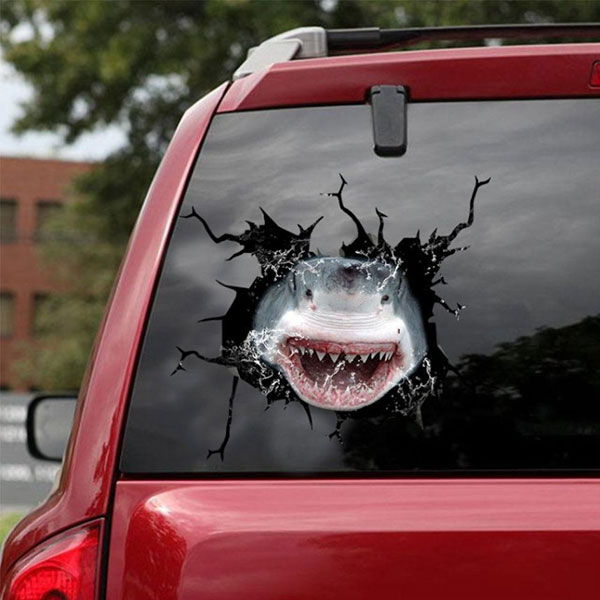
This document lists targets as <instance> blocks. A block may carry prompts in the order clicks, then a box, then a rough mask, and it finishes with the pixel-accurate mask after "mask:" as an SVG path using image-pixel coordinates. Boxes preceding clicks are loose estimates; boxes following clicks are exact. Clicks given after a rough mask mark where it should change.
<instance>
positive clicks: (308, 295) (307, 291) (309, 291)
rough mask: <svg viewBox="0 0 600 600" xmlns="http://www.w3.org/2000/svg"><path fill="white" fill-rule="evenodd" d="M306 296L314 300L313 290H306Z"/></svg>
mask: <svg viewBox="0 0 600 600" xmlns="http://www.w3.org/2000/svg"><path fill="white" fill-rule="evenodd" d="M304 295H305V296H306V297H307V298H312V295H313V294H312V290H311V289H310V288H308V289H307V290H306V292H304Z"/></svg>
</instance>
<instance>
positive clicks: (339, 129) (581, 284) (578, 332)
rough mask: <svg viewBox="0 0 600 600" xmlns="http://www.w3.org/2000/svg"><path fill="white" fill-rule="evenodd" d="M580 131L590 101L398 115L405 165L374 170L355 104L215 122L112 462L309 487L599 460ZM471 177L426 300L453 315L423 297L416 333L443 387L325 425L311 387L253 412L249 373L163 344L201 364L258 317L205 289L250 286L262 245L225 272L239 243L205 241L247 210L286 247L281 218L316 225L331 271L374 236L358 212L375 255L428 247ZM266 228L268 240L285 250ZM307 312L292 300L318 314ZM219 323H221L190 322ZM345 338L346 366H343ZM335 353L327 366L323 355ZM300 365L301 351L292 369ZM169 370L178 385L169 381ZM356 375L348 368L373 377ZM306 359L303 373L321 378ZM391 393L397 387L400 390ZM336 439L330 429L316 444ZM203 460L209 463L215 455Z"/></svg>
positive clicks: (596, 345)
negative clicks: (353, 478)
mask: <svg viewBox="0 0 600 600" xmlns="http://www.w3.org/2000/svg"><path fill="white" fill-rule="evenodd" d="M599 124H600V102H599V101H597V100H557V101H498V102H478V103H475V102H464V103H436V104H414V105H410V106H409V110H408V132H409V135H408V151H407V153H406V155H405V156H404V157H402V158H380V157H378V156H376V155H375V154H374V152H373V149H372V146H373V141H372V124H371V112H370V108H369V107H367V106H344V107H316V108H300V109H285V110H272V111H260V112H246V113H239V114H224V115H219V116H217V117H216V118H215V119H214V122H213V124H212V126H211V129H210V132H209V134H208V138H207V140H206V142H205V144H204V147H203V150H202V153H201V156H200V159H199V160H198V163H197V165H196V168H195V171H194V173H193V177H192V179H191V181H190V184H189V187H188V190H187V193H186V196H185V199H184V202H183V205H182V207H181V209H180V217H184V216H189V215H191V217H190V218H179V219H177V222H176V224H175V229H174V233H173V236H172V240H171V243H170V247H169V249H168V253H167V257H166V261H165V265H164V268H163V273H162V276H161V279H160V282H159V285H158V289H157V293H156V298H155V301H154V306H153V308H152V312H151V315H150V320H149V325H148V329H147V333H146V337H145V341H144V344H143V348H142V352H141V358H140V363H139V368H138V372H137V377H136V381H135V385H134V389H133V397H132V401H131V407H130V412H129V416H128V422H127V430H126V436H125V443H124V448H123V455H122V462H121V466H122V469H123V470H124V471H127V472H217V471H223V472H255V473H262V472H278V473H328V472H352V471H355V472H366V471H371V472H402V471H410V472H414V471H427V470H436V471H440V470H441V471H445V470H447V471H453V470H464V471H469V470H495V469H511V470H514V469H527V470H532V469H565V468H567V469H588V468H596V467H598V464H597V463H598V460H597V459H598V456H600V444H599V442H600V403H598V398H600V377H599V373H600V316H599V315H600V301H599V298H600V281H599V278H598V276H597V275H598V266H599V263H600V235H599V225H600V219H599V193H598V190H599V189H600V170H599V169H598V165H599V164H600V142H599V140H600V125H599ZM340 174H342V176H343V177H344V178H345V180H346V181H347V185H345V186H344V189H343V194H342V196H343V202H344V207H345V208H346V209H347V210H346V212H344V211H343V210H341V207H340V205H339V203H338V198H337V197H335V196H327V195H323V194H324V193H325V194H326V193H331V192H338V190H339V189H340V183H341V180H340ZM475 176H477V177H478V178H479V181H480V182H484V181H485V180H486V179H487V178H491V180H490V182H489V183H488V184H487V185H485V186H482V187H480V188H479V189H478V190H477V194H476V195H477V197H476V199H475V203H474V221H473V223H472V225H471V226H470V227H465V228H464V229H462V230H461V231H460V232H458V234H457V237H456V239H455V240H453V242H452V245H451V247H452V248H456V247H464V246H468V249H467V250H465V251H462V252H456V253H455V254H452V255H448V256H447V257H446V258H443V265H441V269H440V271H439V273H438V275H437V276H436V281H437V280H439V277H441V276H443V278H444V281H443V282H442V281H438V283H437V285H436V286H435V287H433V291H434V292H435V293H437V294H438V295H439V296H440V297H442V298H443V299H444V300H445V301H446V302H447V303H448V309H450V310H454V309H455V308H456V307H457V305H461V306H464V307H465V308H464V309H463V310H461V311H460V314H459V317H458V318H457V316H455V315H454V314H452V313H451V312H450V310H446V309H445V308H444V307H443V306H442V305H441V304H439V303H436V304H435V306H434V308H433V314H432V315H431V317H430V318H429V316H428V315H427V314H424V315H423V320H424V321H427V323H426V324H424V325H423V328H424V330H426V332H427V348H428V352H429V353H431V352H433V350H434V348H433V346H434V345H435V344H433V341H435V340H434V338H436V341H437V344H439V346H440V347H441V348H442V349H443V352H444V353H445V356H447V358H448V361H449V363H448V364H447V365H446V366H447V369H446V371H447V372H443V371H444V369H442V370H439V371H438V372H437V373H436V375H437V380H436V381H437V383H436V385H435V386H432V387H431V389H429V391H428V389H426V387H425V388H423V389H422V390H421V392H422V393H420V396H419V397H418V398H416V396H415V395H414V394H413V397H412V400H410V401H409V402H408V404H407V403H405V404H403V405H401V403H400V404H398V403H396V404H394V405H393V406H392V405H390V403H389V402H388V405H389V406H387V409H386V410H384V409H383V407H385V406H386V401H387V400H386V398H389V396H384V397H383V398H382V399H378V400H377V401H376V402H375V403H373V404H371V405H370V406H367V407H366V408H359V410H348V408H349V407H348V406H347V405H344V404H343V403H344V402H351V401H354V400H351V399H350V400H349V399H348V398H341V399H338V400H336V402H339V403H342V404H336V405H335V406H336V407H338V408H339V407H340V406H341V408H342V410H332V408H334V407H332V406H325V407H323V406H319V405H318V404H319V401H318V398H317V399H316V400H315V397H312V396H310V392H308V391H306V392H305V393H304V392H303V393H304V396H303V398H304V399H305V400H307V402H303V401H301V400H299V399H298V395H302V394H300V392H298V389H299V388H298V387H296V388H295V389H296V392H298V393H297V394H296V395H294V393H293V391H292V393H291V395H290V394H288V395H287V396H286V397H287V401H286V399H285V398H284V397H283V396H282V397H281V398H280V401H277V399H276V400H275V401H273V398H272V397H270V400H271V401H270V402H267V399H266V398H265V395H264V391H265V389H264V387H262V388H261V386H260V385H258V384H257V383H256V376H255V375H256V374H255V375H254V376H253V377H254V379H253V380H250V381H249V378H248V377H247V376H246V377H244V376H242V380H241V381H239V384H237V386H234V385H233V384H234V381H235V377H234V375H235V374H236V373H237V374H239V373H240V369H241V368H242V367H243V365H241V364H238V365H237V367H238V368H237V369H236V365H235V364H231V362H230V363H228V364H227V365H223V364H219V363H218V361H217V362H209V361H206V360H203V359H199V358H198V356H197V355H194V354H185V355H184V354H182V353H181V351H180V350H179V349H181V350H182V351H184V352H187V351H192V350H193V351H196V352H197V353H198V354H199V355H200V356H201V357H205V358H217V357H219V356H221V354H220V352H221V350H220V348H221V345H222V344H223V343H224V340H225V339H226V338H227V339H234V338H235V337H236V335H237V334H238V333H239V331H237V329H236V327H237V326H238V325H239V329H240V330H243V327H242V325H240V323H242V322H248V320H252V319H254V321H252V322H253V323H256V320H257V319H259V317H257V316H256V315H257V314H258V313H259V312H260V311H261V310H262V308H261V309H260V310H259V309H257V307H256V303H255V304H253V305H252V307H251V309H250V308H248V310H247V311H246V312H252V313H253V314H252V315H248V314H244V310H245V305H244V302H238V304H237V305H234V304H233V301H234V298H236V291H235V290H234V289H231V288H230V287H224V286H222V285H220V284H219V283H218V282H217V280H218V281H220V282H222V283H225V284H227V285H228V286H239V287H241V288H248V287H249V286H251V285H256V282H257V281H259V280H260V278H261V270H260V267H259V260H258V259H259V258H260V249H259V250H257V248H256V247H254V250H255V253H254V255H253V254H249V253H243V254H241V255H239V256H237V257H236V258H234V259H232V260H227V259H228V258H229V257H230V256H231V255H232V254H234V253H236V252H238V251H240V250H243V249H244V248H246V249H252V248H251V244H250V242H248V244H247V245H246V246H242V245H240V244H239V243H237V242H236V241H232V240H231V239H230V240H227V239H221V238H219V236H221V235H223V234H225V233H229V234H235V235H238V236H239V235H240V234H242V233H244V232H246V233H247V232H248V231H251V226H250V225H248V224H247V223H246V221H250V222H253V223H255V224H257V226H259V225H262V224H263V216H262V213H261V210H260V209H261V208H262V209H264V211H265V212H266V213H267V214H268V216H269V218H270V219H272V220H273V221H274V222H275V223H276V226H275V225H274V224H271V227H272V228H273V227H281V228H283V229H285V230H286V231H288V232H294V233H295V234H297V233H298V229H297V224H300V225H301V226H302V227H303V228H305V229H306V228H308V226H309V225H311V224H312V223H314V222H315V221H316V220H317V219H318V218H319V217H321V216H322V217H323V219H322V220H321V221H320V222H319V223H318V224H317V225H316V226H315V228H314V230H313V231H312V235H311V237H310V250H311V252H314V253H319V254H322V255H324V256H326V257H339V255H340V247H341V246H342V243H344V242H345V244H346V245H351V243H352V242H353V241H356V239H357V235H358V233H359V230H360V227H364V230H365V232H367V233H370V234H372V239H373V240H375V242H377V239H378V238H377V235H378V231H379V227H380V221H379V218H378V216H377V214H376V211H375V209H376V208H377V209H378V210H379V211H381V212H382V213H385V215H387V218H385V227H384V233H383V235H384V238H385V240H386V242H387V243H388V244H389V247H392V248H396V247H397V245H398V244H399V243H400V242H401V241H402V240H404V242H403V243H404V244H405V245H406V244H408V245H410V243H411V239H412V242H414V240H415V238H416V233H417V232H418V231H420V240H421V241H420V244H421V246H420V247H425V245H426V242H427V240H428V239H429V235H430V234H431V232H433V231H434V230H437V232H438V234H437V235H438V236H441V235H442V234H449V233H450V232H452V231H453V229H454V228H455V226H456V225H457V224H459V223H467V218H468V215H469V201H470V198H471V194H472V192H473V190H474V181H475V179H474V177H475ZM194 211H195V213H196V214H194ZM196 215H198V216H199V217H201V218H202V219H204V220H205V223H206V225H208V227H209V228H210V230H211V231H212V232H213V234H214V236H215V240H220V243H216V242H215V241H214V240H212V239H211V238H210V237H209V234H208V233H207V230H206V228H205V226H204V224H203V223H202V222H201V220H200V218H197V216H196ZM353 218H355V219H356V221H358V222H360V225H357V224H356V222H355V221H354V220H353ZM273 231H276V232H277V235H276V236H275V237H279V238H280V239H279V241H281V239H283V238H284V237H285V235H284V234H283V233H281V231H280V230H279V229H277V230H273V229H272V230H271V232H273ZM288 238H289V235H288ZM246 239H249V238H246ZM293 239H297V238H293ZM293 239H292V238H289V239H288V242H289V243H288V247H291V246H292V245H293V244H292V242H290V240H292V241H293ZM433 239H434V241H435V240H439V239H441V238H439V237H438V238H433ZM263 242H264V240H263ZM363 242H364V240H363ZM264 243H267V242H264ZM267 245H268V244H267ZM402 247H403V248H404V246H402ZM406 247H408V246H406ZM430 258H431V257H430ZM331 260H332V261H333V259H331ZM327 264H328V265H329V266H331V265H332V264H337V263H335V262H331V263H327ZM329 266H328V268H329ZM350 267H352V265H350V266H348V265H346V267H344V268H345V269H350ZM352 268H354V267H352ZM403 268H404V267H403ZM424 268H425V267H424ZM350 270H351V269H350ZM377 276H379V275H377ZM368 277H370V275H368ZM368 277H367V279H368ZM325 281H326V279H325V278H324V276H322V275H321V276H320V277H319V276H317V277H316V278H315V279H314V281H313V282H312V283H311V286H312V287H314V288H315V290H312V289H311V290H310V293H311V294H317V295H318V294H320V293H322V289H321V288H322V287H323V286H324V285H325V283H324V282H325ZM327 281H329V279H327ZM303 282H304V283H303V285H304V284H306V281H304V280H303ZM444 282H445V283H446V285H444ZM288 283H289V282H288ZM289 285H294V286H296V283H295V282H292V283H290V284H289ZM298 285H300V284H298ZM344 285H346V284H344ZM347 285H350V284H348V283H347ZM411 285H412V284H411ZM306 287H310V286H308V284H306ZM413 287H414V286H413ZM282 289H283V288H282ZM285 289H286V290H287V288H285ZM298 289H300V288H299V287H297V286H296V287H295V288H294V290H295V292H297V290H298ZM302 290H303V291H302V293H303V294H306V290H305V289H304V288H302ZM288 292H289V290H288ZM263 293H265V292H264V288H261V294H263ZM399 293H400V292H399ZM407 293H408V292H407ZM243 294H244V292H242V293H241V295H240V294H239V293H238V299H239V298H241V297H242V296H243ZM384 295H387V294H383V293H382V294H381V297H380V301H381V303H382V306H383V304H384V303H385V301H386V300H385V298H383V296H384ZM413 295H415V292H414V289H413ZM243 297H247V296H243ZM264 297H266V295H265V296H263V298H264ZM316 297H317V296H314V298H312V299H311V298H307V297H306V296H303V299H302V301H303V302H309V303H310V302H312V301H315V302H317V301H316V300H315V298H316ZM318 297H319V298H321V296H318ZM406 297H407V298H409V300H410V294H409V295H408V296H406ZM432 297H433V296H432ZM388 301H389V299H388ZM261 302H262V301H261ZM394 302H396V301H395V300H394ZM419 302H420V301H419ZM317 303H318V302H317ZM409 304H410V302H409ZM260 306H263V305H262V304H261V305H260ZM395 307H396V304H394V305H393V307H392V308H391V309H390V310H392V313H393V310H394V308H395ZM404 308H405V309H406V307H404ZM409 308H410V307H409ZM381 310H384V309H383V308H382V309H381ZM385 310H388V309H387V308H386V309H385ZM228 311H229V312H228ZM423 311H424V312H427V309H426V308H425V309H424V308H423V307H422V306H421V312H423ZM234 312H235V315H236V317H235V318H232V317H231V315H232V314H233V313H234ZM225 314H228V315H229V317H227V318H226V319H225V320H209V321H202V322H199V321H200V320H202V319H206V318H210V317H220V316H222V315H225ZM406 314H407V313H406V310H405V312H404V316H406ZM259 320H260V319H259ZM417 321H418V319H415V322H417ZM348 322H349V323H350V320H349V321H348ZM344 326H345V325H344V323H338V324H337V325H336V327H339V328H340V329H341V330H343V329H344ZM347 327H348V328H349V331H348V332H346V333H347V335H348V336H355V338H356V337H357V336H358V338H360V335H363V337H364V336H367V337H368V336H369V335H371V334H372V332H373V331H374V330H375V329H376V328H377V326H376V325H375V324H371V325H369V326H368V327H367V326H365V332H364V333H362V334H360V335H359V334H358V333H357V331H358V325H355V324H352V326H350V325H348V326H347ZM361 327H362V326H361ZM369 328H370V329H369ZM226 329H229V331H225V330H226ZM416 330H420V328H419V327H416ZM398 331H400V329H398ZM409 332H410V333H411V335H412V342H411V343H412V354H413V355H414V356H415V361H416V362H418V361H420V360H422V354H419V352H420V351H419V348H421V346H422V344H421V341H420V340H421V338H420V337H419V335H420V334H419V332H418V331H417V332H416V333H415V332H414V331H411V330H410V327H409ZM246 333H247V331H246V330H243V331H242V332H241V337H242V338H243V337H244V335H245V334H246ZM373 335H375V334H373ZM321 337H322V336H321ZM365 339H366V338H365ZM360 343H362V342H360ZM360 343H357V344H356V345H355V346H352V347H350V346H348V347H347V348H346V352H348V351H349V350H348V348H350V350H351V351H352V352H355V353H356V354H360V353H361V352H362V350H361V348H363V346H360ZM178 348H179V349H178ZM332 348H333V350H332V353H333V354H334V358H336V356H335V353H336V352H338V351H341V350H339V349H338V350H336V349H335V347H333V346H332ZM352 348H354V349H352ZM316 349H318V348H317V346H315V347H314V348H311V351H312V350H316ZM363 349H364V348H363ZM378 349H379V348H378ZM383 349H384V348H383V347H382V350H383ZM292 350H294V349H292ZM330 350H331V348H330ZM302 351H303V352H304V349H302ZM436 352H437V351H436ZM315 356H316V354H315V355H313V354H312V352H311V355H310V357H308V356H307V357H304V356H303V357H302V360H303V361H304V360H306V361H314V360H316V359H315ZM436 356H437V358H438V360H441V359H440V358H439V357H440V356H441V355H440V354H439V353H438V354H436ZM182 358H183V360H182V361H181V367H183V369H185V370H183V369H182V368H179V369H178V364H180V360H181V359H182ZM326 360H329V359H326ZM356 360H357V363H356V364H360V365H362V364H363V363H360V362H358V361H359V359H358V358H357V359H356ZM364 360H365V363H364V365H365V366H364V370H367V369H368V368H371V367H370V366H369V367H367V366H368V365H371V364H377V365H378V364H379V362H377V363H375V362H373V363H371V362H368V363H367V362H366V360H367V359H364ZM368 360H372V361H381V360H389V358H388V357H387V356H384V357H383V358H381V357H376V358H375V359H373V358H371V357H368ZM314 364H316V365H317V367H314ZM314 364H313V363H311V365H312V366H311V368H313V367H314V368H315V369H317V368H321V367H320V366H319V363H314ZM323 364H324V363H323ZM332 364H333V363H332ZM424 364H425V363H421V364H420V366H419V369H421V371H422V370H423V365H424ZM323 368H324V367H323ZM360 368H363V367H362V366H361V367H360ZM373 368H375V367H373ZM377 368H379V367H377ZM357 369H358V367H357ZM357 372H358V371H357ZM361 376H362V375H361ZM407 377H408V375H407ZM284 379H285V377H284ZM288 379H289V378H288ZM406 381H410V378H409V379H407V380H403V382H404V383H402V385H405V384H406ZM299 385H300V384H299V383H298V386H299ZM398 385H400V384H398ZM233 387H235V398H234V400H233V402H232V403H231V411H230V397H231V395H232V393H231V392H232V388H233ZM390 393H391V392H390ZM275 395H276V394H275ZM353 397H355V396H353ZM371 400H372V398H371ZM267 406H268V410H265V409H266V408H267ZM390 406H391V408H390ZM380 408H381V410H380ZM409 409H410V410H409ZM309 415H310V419H311V420H312V427H311V424H310V423H309ZM336 431H338V433H339V436H336V435H330V434H332V433H334V432H336ZM338 437H339V438H340V439H337V438H338ZM225 442H226V443H225ZM211 450H212V451H215V450H224V452H223V460H221V456H220V453H219V452H213V453H212V454H211V453H210V452H209V451H211Z"/></svg>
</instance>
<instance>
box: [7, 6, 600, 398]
mask: <svg viewBox="0 0 600 600" xmlns="http://www.w3.org/2000/svg"><path fill="white" fill-rule="evenodd" d="M594 20H600V2H596V1H585V0H582V1H579V0H571V1H569V2H564V1H562V0H524V1H515V0H487V1H476V0H475V1H474V0H453V1H442V0H338V1H335V0H296V1H289V0H288V1H282V0H271V1H266V0H205V1H193V0H172V1H150V0H148V1H140V0H137V1H134V0H120V1H118V2H104V1H96V0H88V1H85V2H84V1H80V2H74V1H71V0H4V2H3V4H2V13H1V16H0V28H1V35H2V37H1V44H2V49H3V52H4V57H5V59H6V60H7V61H8V62H9V63H11V64H12V65H13V66H14V67H15V69H16V70H17V71H18V72H19V73H20V74H22V75H23V76H24V77H25V79H26V80H27V81H28V82H29V83H31V85H32V86H33V90H34V95H33V97H32V99H31V101H30V102H28V103H27V104H26V105H25V106H24V112H23V115H22V117H21V118H20V119H19V120H18V121H17V122H16V123H15V125H14V129H15V131H17V132H25V131H31V130H37V131H53V132H58V133H60V134H61V135H62V136H63V138H64V141H65V143H67V144H68V143H71V142H73V141H74V140H76V139H77V138H78V137H79V136H80V135H81V134H83V133H85V132H89V131H92V130H94V129H95V128H98V127H103V126H106V125H115V124H116V125H118V126H119V127H121V128H122V130H123V131H124V132H125V134H126V137H127V143H126V144H125V145H124V146H123V147H122V148H121V149H119V150H118V151H116V152H115V153H114V154H112V155H111V156H109V157H108V158H107V160H106V161H105V162H104V163H103V164H101V165H99V166H98V168H96V169H95V170H94V171H93V172H92V173H90V174H89V175H86V176H84V177H82V178H81V179H80V180H79V181H78V183H77V192H78V195H79V198H80V199H79V201H78V202H76V203H75V204H74V205H73V206H72V207H70V208H69V210H67V211H66V213H65V215H64V217H63V218H62V222H61V223H58V224H55V227H56V228H57V231H58V230H61V231H63V232H65V231H70V230H74V229H75V230H77V231H78V232H79V234H78V235H77V236H75V239H74V240H72V241H71V243H68V242H66V241H65V236H64V235H63V236H61V239H62V240H63V241H62V242H61V243H59V244H57V243H53V244H51V245H50V246H51V247H50V248H49V249H47V250H46V251H45V254H46V258H47V259H48V260H49V262H50V263H51V264H60V265H62V266H66V267H69V268H68V269H67V273H66V277H67V280H70V281H67V284H68V285H67V287H68V288H69V289H70V290H71V291H70V292H69V293H66V294H64V295H63V296H62V297H60V298H57V299H56V301H55V302H53V303H51V304H50V308H52V306H53V307H54V310H53V312H52V314H51V315H48V321H49V322H51V323H52V324H53V325H52V327H51V328H49V329H48V333H47V335H46V337H47V338H48V339H47V342H48V343H47V344H46V346H45V348H46V349H44V345H43V344H42V346H41V347H37V349H36V351H35V352H34V353H31V356H32V357H34V358H35V360H33V359H32V360H29V361H28V365H26V371H27V376H28V377H31V376H32V375H35V383H36V385H38V386H40V387H42V386H43V387H62V388H66V387H77V385H78V382H79V378H80V375H81V371H82V366H83V364H84V362H85V358H86V356H87V350H88V349H89V347H90V345H91V340H92V338H93V334H94V331H95V329H96V326H97V321H98V318H99V314H100V312H101V311H100V309H99V307H100V306H101V305H102V304H103V302H104V301H105V298H106V296H107V294H108V291H109V283H108V282H110V281H111V280H112V277H113V274H114V272H115V269H116V264H117V257H118V256H119V254H120V252H121V250H122V248H123V245H124V240H126V238H127V236H128V234H129V232H130V230H131V228H132V225H133V223H134V221H135V218H136V215H137V212H138V210H139V207H140V204H141V201H142V200H143V198H144V195H145V192H146V190H147V189H148V185H149V183H150V180H151V178H152V176H153V174H154V172H155V170H156V167H157V166H158V163H159V161H160V158H161V156H162V155H163V153H164V150H165V148H166V145H167V143H168V141H169V139H170V137H171V135H172V133H173V131H174V129H175V127H176V125H177V122H178V120H179V118H180V116H181V114H182V113H183V111H184V110H185V109H186V108H187V107H188V106H190V105H191V104H192V103H193V102H195V101H196V100H197V99H198V98H200V97H201V96H202V95H204V94H205V93H206V92H207V91H209V90H210V89H212V88H214V87H215V86H216V85H218V84H219V83H220V82H222V81H225V80H227V79H228V78H229V77H230V76H231V73H232V72H233V70H234V69H235V68H236V67H237V66H238V65H239V64H240V63H241V62H242V60H243V58H244V57H245V55H246V52H247V50H248V48H250V47H251V46H254V45H256V44H258V43H260V42H261V41H262V40H264V39H266V38H268V37H270V36H272V35H274V34H276V33H279V32H281V31H285V30H286V29H291V28H293V27H298V26H301V25H323V26H326V27H360V26H363V27H364V26H369V25H370V26H379V27H414V26H430V25H453V24H474V23H506V22H513V23H519V22H556V21H562V22H571V21H594ZM17 27H19V30H20V31H21V32H23V31H29V32H30V35H29V37H26V39H23V36H22V35H21V36H18V41H17V36H15V35H13V32H14V31H15V29H16V28H17ZM82 239H83V240H84V241H85V243H81V240H82ZM74 244H75V247H74ZM95 246H98V248H99V249H98V248H95ZM109 248H110V250H109ZM100 257H101V260H100ZM84 258H85V259H86V260H87V258H90V259H91V260H92V261H93V265H94V268H93V270H92V269H90V267H89V266H86V265H87V263H83V260H84ZM82 263H83V266H82ZM81 269H83V271H84V273H85V276H84V277H82V275H81ZM57 343H59V344H60V346H59V348H60V351H57V349H56V345H57ZM65 357H66V358H65Z"/></svg>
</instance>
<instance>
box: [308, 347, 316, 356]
mask: <svg viewBox="0 0 600 600" xmlns="http://www.w3.org/2000/svg"><path fill="white" fill-rule="evenodd" d="M314 352H315V351H314V350H313V349H312V348H309V349H308V354H309V355H310V356H312V355H313V354H314Z"/></svg>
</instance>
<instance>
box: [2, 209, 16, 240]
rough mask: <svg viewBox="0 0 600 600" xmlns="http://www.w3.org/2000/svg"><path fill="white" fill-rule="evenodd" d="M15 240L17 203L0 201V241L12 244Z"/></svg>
mask: <svg viewBox="0 0 600 600" xmlns="http://www.w3.org/2000/svg"><path fill="white" fill-rule="evenodd" d="M16 239H17V201H16V200H14V199H10V198H2V199H0V241H1V242H2V243H3V244H12V243H13V242H14V241H15V240H16Z"/></svg>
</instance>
